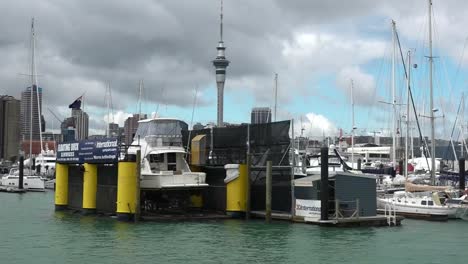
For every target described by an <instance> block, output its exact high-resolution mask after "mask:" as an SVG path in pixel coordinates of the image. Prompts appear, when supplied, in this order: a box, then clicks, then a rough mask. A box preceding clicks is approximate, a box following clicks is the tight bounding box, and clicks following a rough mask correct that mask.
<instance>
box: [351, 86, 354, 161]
mask: <svg viewBox="0 0 468 264" xmlns="http://www.w3.org/2000/svg"><path fill="white" fill-rule="evenodd" d="M353 90H354V81H353V80H352V79H351V114H352V118H351V119H352V128H351V168H354V91H353Z"/></svg>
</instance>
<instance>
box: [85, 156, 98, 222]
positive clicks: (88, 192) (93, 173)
mask: <svg viewBox="0 0 468 264" xmlns="http://www.w3.org/2000/svg"><path fill="white" fill-rule="evenodd" d="M84 170H85V171H84V174H83V212H84V213H93V212H95V211H96V193H97V165H96V164H89V163H85V164H84Z"/></svg>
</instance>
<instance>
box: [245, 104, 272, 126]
mask: <svg viewBox="0 0 468 264" xmlns="http://www.w3.org/2000/svg"><path fill="white" fill-rule="evenodd" d="M270 122H271V109H270V107H254V108H252V113H251V114H250V123H252V124H263V123H270Z"/></svg>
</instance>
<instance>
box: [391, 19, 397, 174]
mask: <svg viewBox="0 0 468 264" xmlns="http://www.w3.org/2000/svg"><path fill="white" fill-rule="evenodd" d="M395 31H396V29H395V21H394V20H392V108H393V120H392V136H393V140H392V162H393V167H395V166H396V130H397V128H396V99H395V57H396V43H395V42H396V40H395Z"/></svg>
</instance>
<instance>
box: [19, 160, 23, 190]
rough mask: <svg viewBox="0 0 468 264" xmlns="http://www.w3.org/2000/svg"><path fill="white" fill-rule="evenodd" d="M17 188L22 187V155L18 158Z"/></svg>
mask: <svg viewBox="0 0 468 264" xmlns="http://www.w3.org/2000/svg"><path fill="white" fill-rule="evenodd" d="M18 176H19V177H18V189H23V177H24V157H23V156H21V157H20V158H19V175H18Z"/></svg>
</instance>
